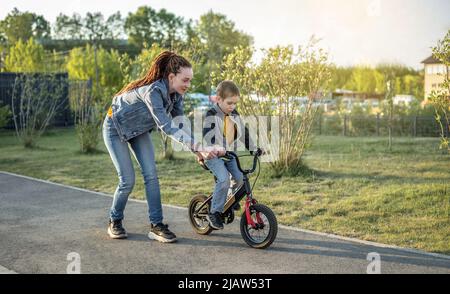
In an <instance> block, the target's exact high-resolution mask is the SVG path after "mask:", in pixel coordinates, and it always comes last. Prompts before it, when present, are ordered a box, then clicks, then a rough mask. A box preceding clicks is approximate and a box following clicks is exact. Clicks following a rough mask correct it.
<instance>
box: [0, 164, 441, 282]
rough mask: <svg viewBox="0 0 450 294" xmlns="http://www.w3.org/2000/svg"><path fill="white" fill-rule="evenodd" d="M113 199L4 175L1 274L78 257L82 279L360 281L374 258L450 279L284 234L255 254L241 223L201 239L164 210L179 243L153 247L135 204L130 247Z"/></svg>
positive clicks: (430, 260)
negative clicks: (354, 277) (116, 221)
mask: <svg viewBox="0 0 450 294" xmlns="http://www.w3.org/2000/svg"><path fill="white" fill-rule="evenodd" d="M110 204H111V198H110V197H106V196H102V195H101V194H100V193H95V192H89V191H85V190H81V189H76V188H72V187H66V186H63V185H57V184H52V183H49V182H45V181H40V180H34V179H31V178H25V177H21V176H17V175H12V174H8V173H3V172H0V248H1V249H0V265H1V266H0V272H8V271H14V272H17V273H66V271H67V267H68V265H69V263H71V262H73V259H72V258H73V257H72V255H70V256H69V260H68V254H69V253H71V252H76V253H77V254H78V255H79V257H80V265H81V272H82V273H178V274H187V273H193V274H195V273H220V274H224V273H225V274H227V273H230V274H231V273H257V274H265V273H360V274H365V273H366V272H367V266H368V265H369V261H368V260H367V255H368V254H369V253H370V252H377V253H378V254H379V255H380V257H381V266H380V269H381V273H447V274H448V273H450V258H445V256H438V255H436V256H432V255H429V254H426V253H422V252H411V251H405V250H401V249H395V248H385V247H377V246H371V245H367V244H362V243H359V242H353V241H349V240H341V239H337V238H330V237H327V236H323V235H318V234H314V233H307V232H301V231H297V230H293V229H289V228H280V229H279V232H278V237H277V239H276V240H275V242H274V243H273V244H272V246H271V247H270V248H269V249H267V250H256V249H252V248H250V247H248V246H247V245H246V244H245V243H244V241H243V240H242V238H241V236H240V233H239V222H237V221H235V222H234V223H233V224H231V225H228V226H226V227H225V230H223V231H220V232H214V233H213V234H211V235H210V236H200V235H197V234H195V233H194V232H193V230H192V229H191V227H190V224H189V221H188V218H187V210H186V209H183V208H178V207H173V206H164V216H165V221H167V222H168V223H169V224H170V228H171V229H172V230H173V231H174V232H175V233H176V234H177V236H178V239H179V241H178V242H177V243H174V244H162V243H159V242H156V241H150V240H149V239H147V232H148V227H147V224H146V221H147V216H146V211H147V205H146V204H145V203H144V202H142V201H129V202H128V204H127V208H126V210H125V213H126V218H125V221H124V225H125V227H126V229H127V231H128V233H129V238H128V239H127V240H110V239H109V238H108V237H107V234H106V227H107V215H108V208H109V206H110Z"/></svg>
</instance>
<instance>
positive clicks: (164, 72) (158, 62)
mask: <svg viewBox="0 0 450 294" xmlns="http://www.w3.org/2000/svg"><path fill="white" fill-rule="evenodd" d="M182 67H188V68H192V65H191V63H190V62H189V61H188V60H187V59H186V58H184V57H183V56H181V55H178V54H176V53H174V52H171V51H163V52H161V53H160V54H159V55H158V56H156V58H155V59H154V60H153V63H152V65H151V66H150V69H149V70H148V72H147V73H146V74H145V76H144V77H142V78H140V79H138V80H135V81H133V82H131V83H129V84H128V85H125V86H124V87H123V88H122V90H120V91H119V92H118V93H117V94H116V96H117V95H120V94H122V93H125V92H128V91H131V90H134V89H136V88H139V87H142V86H146V85H150V84H151V83H153V82H154V81H157V80H159V79H162V78H166V79H167V78H168V76H169V74H171V73H173V74H177V73H179V72H180V69H181V68H182Z"/></svg>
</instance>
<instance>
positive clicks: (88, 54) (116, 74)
mask: <svg viewBox="0 0 450 294" xmlns="http://www.w3.org/2000/svg"><path fill="white" fill-rule="evenodd" d="M96 68H97V69H96ZM67 71H68V73H69V78H70V79H72V80H84V81H87V80H89V81H92V84H91V86H90V87H89V88H92V90H90V89H89V90H86V89H85V86H83V84H78V85H77V84H76V83H74V82H75V81H73V82H72V83H74V85H76V88H75V89H73V90H74V91H73V93H74V95H71V106H72V109H73V110H74V111H75V112H76V118H75V124H76V131H77V135H78V139H79V143H80V147H81V151H82V152H92V151H93V150H95V148H96V146H97V144H98V140H99V137H98V134H99V133H100V132H99V131H100V127H101V122H102V120H103V118H104V115H105V114H106V110H107V107H108V106H109V105H110V104H111V101H112V97H113V95H114V94H115V93H116V92H117V91H118V90H119V89H120V87H121V86H122V83H123V75H122V72H121V70H120V55H119V53H118V52H117V51H115V50H111V51H106V50H105V49H103V48H100V49H98V50H97V53H96V52H95V48H94V47H93V46H91V45H86V47H85V48H75V49H73V50H72V51H71V52H70V55H69V58H68V61H67ZM92 85H93V86H92ZM97 85H98V86H97Z"/></svg>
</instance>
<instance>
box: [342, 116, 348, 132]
mask: <svg viewBox="0 0 450 294" xmlns="http://www.w3.org/2000/svg"><path fill="white" fill-rule="evenodd" d="M342 135H343V136H347V115H346V114H345V115H344V129H343V130H342Z"/></svg>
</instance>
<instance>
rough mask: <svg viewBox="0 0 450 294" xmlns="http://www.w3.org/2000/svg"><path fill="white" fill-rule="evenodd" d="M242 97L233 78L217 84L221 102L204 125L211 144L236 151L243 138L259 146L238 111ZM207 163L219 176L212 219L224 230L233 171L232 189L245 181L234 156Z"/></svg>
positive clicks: (215, 226)
mask: <svg viewBox="0 0 450 294" xmlns="http://www.w3.org/2000/svg"><path fill="white" fill-rule="evenodd" d="M239 96H240V92H239V88H238V87H237V86H236V84H235V83H234V82H232V81H223V82H221V83H220V84H219V85H218V86H217V103H215V104H214V106H213V107H212V108H211V109H210V110H208V112H207V113H206V118H205V125H204V128H203V138H204V141H205V142H206V144H207V145H216V146H217V145H219V146H221V147H224V148H225V150H228V151H236V147H237V143H238V141H240V142H241V143H244V144H245V148H246V149H247V150H252V151H253V150H255V149H256V146H255V145H254V144H253V142H252V140H251V138H250V136H249V131H248V129H247V128H246V127H245V126H244V124H243V123H242V120H241V118H240V117H239V113H238V112H237V111H236V105H237V103H238V102H239ZM219 155H223V154H219ZM205 164H206V166H207V167H208V168H209V169H210V170H211V171H212V173H213V174H214V176H215V177H216V178H217V181H216V185H215V188H214V192H213V198H212V204H211V209H210V213H209V215H208V221H209V224H210V226H211V227H212V228H213V229H216V230H221V229H223V221H222V218H221V213H222V211H223V208H224V205H225V202H226V199H227V194H228V189H229V187H230V174H231V177H232V179H233V181H234V185H233V187H232V189H236V188H238V187H240V186H241V185H242V184H243V175H242V173H241V172H240V171H239V169H238V167H237V163H236V159H234V158H233V159H232V160H229V161H224V160H222V159H220V158H213V159H209V160H206V162H205ZM238 209H239V208H238Z"/></svg>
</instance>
